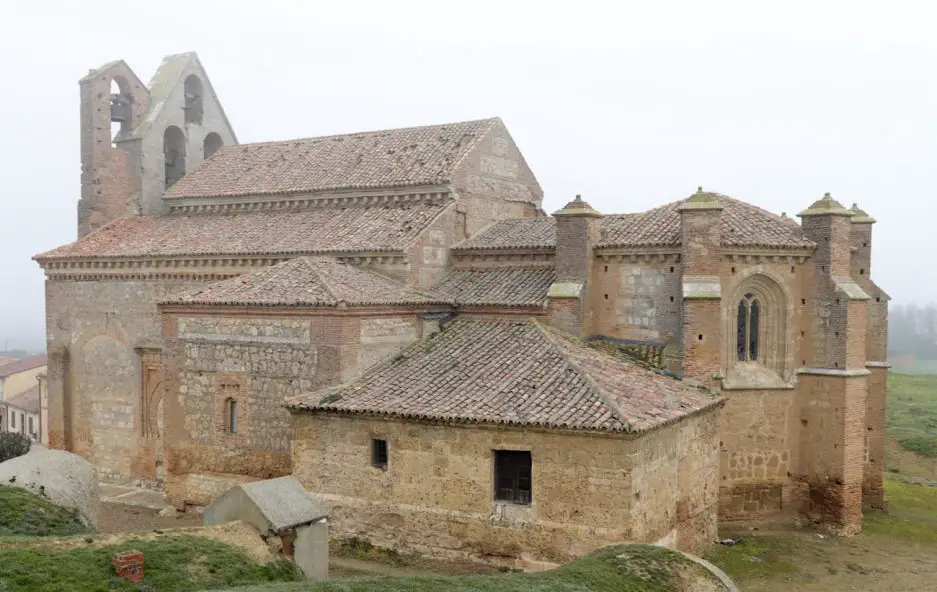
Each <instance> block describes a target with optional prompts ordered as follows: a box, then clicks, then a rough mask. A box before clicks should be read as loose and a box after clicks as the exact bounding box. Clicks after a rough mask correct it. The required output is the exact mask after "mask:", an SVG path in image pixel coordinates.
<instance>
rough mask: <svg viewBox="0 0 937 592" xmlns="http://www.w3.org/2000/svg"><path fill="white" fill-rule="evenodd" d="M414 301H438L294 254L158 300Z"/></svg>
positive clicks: (275, 303)
mask: <svg viewBox="0 0 937 592" xmlns="http://www.w3.org/2000/svg"><path fill="white" fill-rule="evenodd" d="M341 302H344V303H345V304H347V305H349V306H367V305H394V304H396V305H418V304H433V303H440V304H444V303H443V302H442V301H440V300H439V299H436V298H432V297H430V296H426V295H425V294H421V293H420V292H417V291H415V290H411V289H409V288H407V287H406V286H403V285H402V284H399V283H397V282H395V281H393V280H390V279H388V278H385V277H384V276H381V275H378V274H377V273H374V272H372V271H368V270H366V269H362V268H360V267H357V266H355V265H351V264H347V263H342V262H340V261H338V260H336V259H333V258H330V257H299V258H296V259H290V260H289V261H286V262H284V263H280V264H279V265H274V266H271V267H267V268H266V269H261V270H260V271H256V272H254V273H248V274H244V275H239V276H237V277H233V278H231V279H227V280H224V281H220V282H216V283H213V284H209V285H208V286H205V287H204V288H201V289H199V290H196V291H189V292H184V293H182V294H178V295H175V296H170V297H169V298H167V299H165V300H163V301H162V303H163V304H215V305H236V306H338V305H339V303H341Z"/></svg>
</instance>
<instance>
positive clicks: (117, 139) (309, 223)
mask: <svg viewBox="0 0 937 592" xmlns="http://www.w3.org/2000/svg"><path fill="white" fill-rule="evenodd" d="M79 86H80V90H81V159H82V173H81V199H80V200H79V203H78V216H77V219H78V240H77V241H76V242H73V243H71V244H68V245H65V246H62V247H59V248H57V249H54V250H51V251H49V252H46V253H43V254H40V255H37V256H36V257H35V259H36V261H37V262H38V263H39V265H40V266H41V267H42V268H43V270H44V271H45V274H46V324H47V339H48V344H47V345H48V356H49V368H48V379H47V381H48V391H49V397H48V398H49V426H48V428H49V439H50V443H51V446H52V447H55V448H63V449H67V450H72V451H74V452H76V453H78V454H81V455H82V456H84V457H86V458H88V459H89V460H91V461H92V462H93V463H94V464H95V466H96V467H97V468H98V470H99V472H100V474H101V475H102V477H104V478H107V479H112V480H120V481H136V482H144V483H146V484H149V485H151V486H153V487H159V488H163V489H164V490H165V492H166V495H167V498H168V499H169V500H170V502H171V503H172V504H173V505H175V506H176V507H178V508H180V509H184V508H186V507H188V506H204V505H206V504H207V503H208V502H210V501H211V499H213V498H214V497H215V496H217V495H219V494H220V493H222V492H224V491H225V490H226V489H228V488H230V487H231V486H233V485H236V484H239V483H243V482H247V481H253V480H258V479H264V478H270V477H275V476H280V475H286V474H293V475H295V476H296V477H297V478H298V479H299V480H300V481H301V482H302V483H303V484H304V485H305V486H306V487H307V488H308V489H309V490H310V491H311V492H312V493H313V494H314V495H316V496H317V497H318V498H319V499H320V500H321V501H323V502H324V503H326V504H327V505H328V506H329V507H331V508H332V512H333V523H332V528H333V531H334V532H335V533H336V536H357V537H360V538H366V539H368V540H370V541H372V542H373V543H375V544H378V545H386V546H395V547H397V548H401V549H405V550H413V551H419V552H423V553H429V554H433V555H439V556H451V557H468V558H474V559H481V560H486V561H493V562H500V563H509V564H518V565H519V564H521V563H522V562H524V561H548V562H559V561H565V560H568V559H569V558H572V557H575V556H578V555H582V554H584V553H587V552H588V551H590V550H592V549H594V548H595V547H597V546H599V545H602V544H605V543H609V542H615V541H635V542H654V543H661V544H667V545H671V546H677V547H679V548H682V549H687V550H697V549H700V548H703V547H705V545H706V544H708V543H709V542H711V541H712V540H713V539H714V538H715V537H716V536H717V530H716V529H717V526H718V524H720V523H723V524H724V523H744V524H746V525H770V524H781V525H785V524H788V525H789V524H794V523H802V522H813V523H818V524H822V525H824V526H825V527H826V528H828V529H829V530H831V531H833V532H836V533H840V534H851V533H855V532H858V531H859V530H860V528H861V525H862V511H863V507H870V506H871V507H880V506H883V505H884V502H885V500H884V493H883V489H882V471H883V461H884V428H885V414H884V413H885V398H886V383H885V377H886V372H887V367H888V366H887V362H886V345H885V344H886V333H887V301H888V296H887V295H886V294H885V293H884V292H883V291H882V290H881V289H880V288H879V287H878V286H876V284H875V283H874V282H873V281H872V279H871V278H872V276H871V269H870V262H871V248H872V225H873V223H874V222H875V220H874V219H873V218H871V217H870V216H869V215H868V214H867V213H865V212H864V211H862V210H860V209H859V208H858V207H857V206H855V205H854V206H853V207H852V208H846V207H844V206H843V205H841V204H840V203H839V202H838V201H836V200H835V199H833V198H832V197H831V196H830V195H829V194H826V195H824V196H823V197H821V198H820V199H818V200H816V201H814V203H812V204H811V205H809V206H808V207H806V209H804V210H803V211H802V212H801V213H800V214H799V217H800V219H801V221H800V223H798V222H797V221H796V220H794V219H793V218H791V217H788V216H787V215H785V214H781V215H776V214H773V213H770V212H767V211H765V210H763V209H761V208H758V207H757V206H754V205H751V204H748V203H746V202H743V201H739V200H736V199H733V198H730V197H727V196H725V195H721V194H718V193H714V192H710V191H704V190H703V189H702V188H700V189H699V190H697V191H696V192H694V193H692V194H690V195H689V196H685V197H683V198H680V199H676V200H675V201H673V202H672V203H669V204H665V205H662V206H660V207H658V208H655V209H652V210H649V211H646V212H638V213H625V214H603V213H601V212H599V211H596V210H595V209H594V208H592V207H591V206H590V205H589V204H588V203H587V202H586V201H584V200H583V199H582V198H580V197H578V196H577V197H576V198H575V199H572V200H570V201H569V203H568V204H567V205H566V206H565V207H563V208H562V209H560V210H559V211H557V212H554V213H553V214H552V215H548V214H546V213H545V212H544V211H543V210H542V209H541V204H542V197H543V191H542V189H541V187H540V185H539V184H538V182H537V180H536V178H535V176H534V173H533V172H532V171H531V169H530V168H529V167H528V165H527V163H526V161H525V160H524V157H523V155H522V154H521V152H520V150H519V148H518V146H517V144H516V143H515V139H514V138H513V137H512V136H511V135H510V133H509V132H508V130H507V128H506V126H505V124H504V123H503V122H502V121H501V120H500V119H486V120H480V121H466V122H459V123H448V124H441V125H428V126H424V127H415V128H406V129H392V130H381V131H372V132H362V133H354V134H346V135H337V136H326V137H316V138H306V139H298V140H290V141H280V142H267V143H257V144H239V143H238V141H237V137H236V136H235V134H234V131H233V129H232V128H231V125H230V123H229V122H228V119H227V117H226V116H225V113H224V110H223V109H222V107H221V104H220V102H219V100H218V97H217V95H216V94H215V92H214V90H213V88H212V85H211V82H210V81H209V79H208V76H207V75H206V73H205V71H204V69H203V68H202V66H201V63H200V62H199V60H198V58H197V56H196V55H195V54H192V53H188V54H181V55H175V56H170V57H167V58H166V59H165V60H164V61H163V63H162V65H161V66H160V68H159V69H158V71H157V72H156V74H155V76H154V77H153V79H152V81H151V82H150V84H149V85H145V84H143V83H142V82H141V81H140V80H139V79H138V78H137V77H136V75H135V74H134V73H133V71H132V70H131V69H130V68H129V67H128V66H127V65H126V64H125V63H124V62H122V61H117V62H113V63H110V64H107V65H105V66H103V67H101V68H99V69H96V70H92V71H90V72H89V73H88V75H87V76H85V77H84V78H83V79H81V81H80V84H79ZM811 201H813V200H807V199H805V200H804V203H808V204H809V203H810V202H811Z"/></svg>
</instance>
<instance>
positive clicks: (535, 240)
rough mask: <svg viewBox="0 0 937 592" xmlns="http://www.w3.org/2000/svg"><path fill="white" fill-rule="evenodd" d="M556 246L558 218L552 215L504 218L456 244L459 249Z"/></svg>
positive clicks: (549, 247)
mask: <svg viewBox="0 0 937 592" xmlns="http://www.w3.org/2000/svg"><path fill="white" fill-rule="evenodd" d="M555 246H556V219H555V218H552V217H543V218H528V219H523V220H502V221H500V222H495V223H494V224H490V225H489V226H487V227H486V228H483V229H482V230H481V232H479V233H478V234H476V235H475V236H472V237H470V238H467V239H466V240H464V241H462V242H460V243H458V244H456V245H454V246H453V247H452V248H453V249H457V250H476V249H477V250H487V249H552V248H553V247H555Z"/></svg>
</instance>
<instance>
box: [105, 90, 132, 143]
mask: <svg viewBox="0 0 937 592" xmlns="http://www.w3.org/2000/svg"><path fill="white" fill-rule="evenodd" d="M110 87H111V96H110V108H111V113H110V119H111V144H112V145H115V146H116V144H117V141H118V140H120V139H123V138H124V137H125V136H127V135H129V134H130V133H131V130H132V127H133V89H132V87H131V86H130V83H129V82H127V79H126V78H124V77H123V76H121V75H119V74H118V75H117V76H114V77H113V78H111V84H110Z"/></svg>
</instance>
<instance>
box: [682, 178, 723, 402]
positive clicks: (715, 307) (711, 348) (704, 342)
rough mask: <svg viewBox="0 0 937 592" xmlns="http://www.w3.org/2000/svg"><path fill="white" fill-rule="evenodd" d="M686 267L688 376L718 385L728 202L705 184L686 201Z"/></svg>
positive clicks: (685, 354) (685, 369)
mask: <svg viewBox="0 0 937 592" xmlns="http://www.w3.org/2000/svg"><path fill="white" fill-rule="evenodd" d="M680 240H681V255H680V257H681V262H682V271H683V327H682V332H683V376H684V377H685V378H692V379H695V380H698V381H700V382H701V383H703V384H706V385H708V386H713V387H718V379H717V378H716V377H717V376H719V374H720V373H721V370H722V352H723V349H724V348H723V343H724V335H723V333H724V330H723V326H722V310H721V307H722V283H721V280H720V277H719V257H720V256H721V247H722V206H721V205H719V201H718V197H717V196H716V195H715V194H713V193H707V192H704V191H703V188H702V187H700V188H699V190H698V191H697V192H696V193H695V194H693V195H692V196H690V197H689V198H688V199H686V200H685V201H684V202H683V203H682V204H681V205H680Z"/></svg>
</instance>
